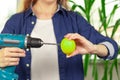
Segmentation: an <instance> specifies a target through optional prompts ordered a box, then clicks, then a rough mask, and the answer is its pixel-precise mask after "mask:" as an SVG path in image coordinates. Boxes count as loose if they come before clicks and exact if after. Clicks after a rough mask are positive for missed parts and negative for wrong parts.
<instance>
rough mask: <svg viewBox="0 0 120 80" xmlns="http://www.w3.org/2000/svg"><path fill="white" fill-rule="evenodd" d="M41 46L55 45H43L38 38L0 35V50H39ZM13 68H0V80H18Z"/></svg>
mask: <svg viewBox="0 0 120 80" xmlns="http://www.w3.org/2000/svg"><path fill="white" fill-rule="evenodd" d="M43 44H48V45H56V44H55V43H44V42H43V41H42V40H41V39H40V38H32V37H30V36H25V35H16V34H0V48H4V47H19V48H21V49H29V48H39V47H41V46H42V45H43ZM15 68H16V67H15V66H9V67H5V68H0V80H18V75H17V74H16V73H15V72H14V71H15Z"/></svg>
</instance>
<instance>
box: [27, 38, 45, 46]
mask: <svg viewBox="0 0 120 80" xmlns="http://www.w3.org/2000/svg"><path fill="white" fill-rule="evenodd" d="M42 45H43V41H42V40H41V39H40V38H32V37H30V36H28V37H27V48H32V47H33V48H39V47H41V46H42Z"/></svg>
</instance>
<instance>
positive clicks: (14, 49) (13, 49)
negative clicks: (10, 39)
mask: <svg viewBox="0 0 120 80" xmlns="http://www.w3.org/2000/svg"><path fill="white" fill-rule="evenodd" d="M6 49H7V51H9V52H18V53H25V51H24V50H23V49H20V48H17V47H8V48H6Z"/></svg>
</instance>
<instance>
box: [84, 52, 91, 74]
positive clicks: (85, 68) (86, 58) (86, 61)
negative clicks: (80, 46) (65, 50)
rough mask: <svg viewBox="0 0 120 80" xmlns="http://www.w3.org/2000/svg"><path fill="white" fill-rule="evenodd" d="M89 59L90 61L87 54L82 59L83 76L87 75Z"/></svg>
mask: <svg viewBox="0 0 120 80" xmlns="http://www.w3.org/2000/svg"><path fill="white" fill-rule="evenodd" d="M89 61H90V55H89V54H87V55H85V59H84V75H85V76H87V72H88V66H89Z"/></svg>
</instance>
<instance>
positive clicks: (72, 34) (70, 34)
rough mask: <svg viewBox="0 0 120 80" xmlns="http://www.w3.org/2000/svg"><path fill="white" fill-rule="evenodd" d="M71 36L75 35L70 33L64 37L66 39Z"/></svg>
mask: <svg viewBox="0 0 120 80" xmlns="http://www.w3.org/2000/svg"><path fill="white" fill-rule="evenodd" d="M71 35H73V33H68V34H66V35H65V36H64V37H65V38H69V37H70V36H71Z"/></svg>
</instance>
